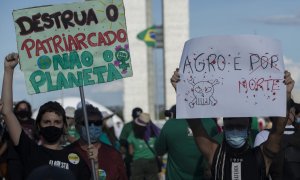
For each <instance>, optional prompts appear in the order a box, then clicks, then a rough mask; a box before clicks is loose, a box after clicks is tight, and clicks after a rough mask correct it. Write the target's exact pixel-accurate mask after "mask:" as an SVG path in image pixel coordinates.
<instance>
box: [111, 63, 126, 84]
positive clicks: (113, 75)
mask: <svg viewBox="0 0 300 180" xmlns="http://www.w3.org/2000/svg"><path fill="white" fill-rule="evenodd" d="M122 78H123V77H122V75H121V74H120V72H119V71H118V70H117V69H116V67H115V66H114V65H113V64H112V63H108V73H107V82H111V81H113V80H117V79H122Z"/></svg>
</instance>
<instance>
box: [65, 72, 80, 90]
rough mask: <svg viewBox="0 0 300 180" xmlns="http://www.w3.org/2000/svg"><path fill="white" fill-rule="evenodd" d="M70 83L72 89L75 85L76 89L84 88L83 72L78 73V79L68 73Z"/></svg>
mask: <svg viewBox="0 0 300 180" xmlns="http://www.w3.org/2000/svg"><path fill="white" fill-rule="evenodd" d="M68 81H69V86H70V88H72V87H74V85H75V86H76V87H79V86H82V85H83V79H82V72H81V71H78V72H77V78H76V76H75V74H73V73H71V72H69V73H68Z"/></svg>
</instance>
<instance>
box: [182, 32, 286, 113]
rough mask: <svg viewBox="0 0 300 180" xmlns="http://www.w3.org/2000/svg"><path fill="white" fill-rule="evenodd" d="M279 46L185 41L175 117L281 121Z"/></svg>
mask: <svg viewBox="0 0 300 180" xmlns="http://www.w3.org/2000/svg"><path fill="white" fill-rule="evenodd" d="M283 74H284V64H283V58H282V53H281V47H280V43H279V42H278V41H276V40H272V39H268V38H264V37H260V36H246V35H244V36H242V35H241V36H214V37H203V38H197V39H192V40H189V41H187V42H186V44H185V47H184V50H183V54H182V58H181V61H180V79H181V81H180V82H179V83H178V85H177V115H178V117H179V118H199V117H252V116H284V115H285V109H286V108H285V98H286V94H285V92H286V90H285V85H284V84H283Z"/></svg>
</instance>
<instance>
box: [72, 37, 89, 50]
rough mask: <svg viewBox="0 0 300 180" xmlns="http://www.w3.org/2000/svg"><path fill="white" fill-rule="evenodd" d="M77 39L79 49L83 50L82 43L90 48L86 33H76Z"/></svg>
mask: <svg viewBox="0 0 300 180" xmlns="http://www.w3.org/2000/svg"><path fill="white" fill-rule="evenodd" d="M74 38H75V40H76V42H77V45H78V49H79V50H81V49H82V48H81V45H82V46H83V47H84V48H85V49H86V48H88V46H87V45H86V44H85V42H84V41H85V34H84V33H78V34H76V35H75V37H74Z"/></svg>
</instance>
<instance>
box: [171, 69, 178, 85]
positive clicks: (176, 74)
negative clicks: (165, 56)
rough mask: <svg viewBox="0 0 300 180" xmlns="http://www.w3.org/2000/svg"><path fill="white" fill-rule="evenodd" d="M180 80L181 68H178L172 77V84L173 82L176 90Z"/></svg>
mask: <svg viewBox="0 0 300 180" xmlns="http://www.w3.org/2000/svg"><path fill="white" fill-rule="evenodd" d="M179 80H180V76H179V68H176V70H175V71H174V74H173V76H172V77H171V79H170V81H171V84H172V86H173V87H174V89H175V90H176V84H177V82H179Z"/></svg>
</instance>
